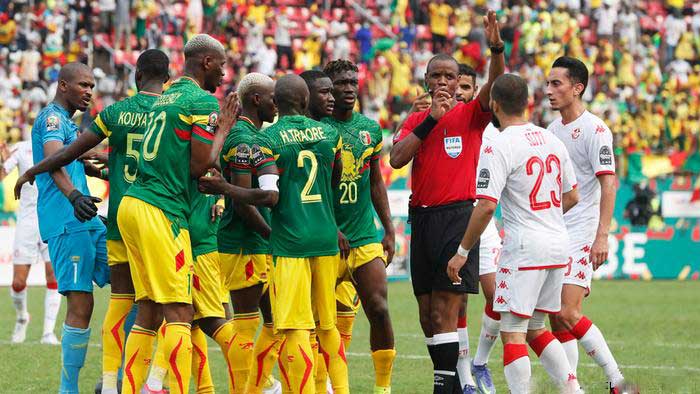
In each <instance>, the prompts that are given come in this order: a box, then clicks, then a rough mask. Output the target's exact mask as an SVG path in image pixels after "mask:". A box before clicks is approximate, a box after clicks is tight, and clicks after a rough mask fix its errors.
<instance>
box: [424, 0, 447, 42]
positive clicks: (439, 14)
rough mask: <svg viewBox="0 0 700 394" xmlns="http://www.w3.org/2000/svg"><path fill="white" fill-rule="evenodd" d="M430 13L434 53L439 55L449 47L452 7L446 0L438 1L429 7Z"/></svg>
mask: <svg viewBox="0 0 700 394" xmlns="http://www.w3.org/2000/svg"><path fill="white" fill-rule="evenodd" d="M428 10H429V11H430V33H431V34H432V37H433V52H434V53H439V52H442V51H443V50H444V49H445V46H446V45H447V34H448V33H449V25H450V16H451V15H452V7H451V6H450V5H449V4H447V3H446V2H445V0H436V1H435V2H431V3H430V5H429V6H428Z"/></svg>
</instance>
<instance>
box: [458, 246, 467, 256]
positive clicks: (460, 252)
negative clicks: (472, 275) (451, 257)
mask: <svg viewBox="0 0 700 394" xmlns="http://www.w3.org/2000/svg"><path fill="white" fill-rule="evenodd" d="M457 254H458V255H460V256H462V257H464V258H467V257H469V249H464V248H463V247H462V244H460V245H459V247H458V248H457Z"/></svg>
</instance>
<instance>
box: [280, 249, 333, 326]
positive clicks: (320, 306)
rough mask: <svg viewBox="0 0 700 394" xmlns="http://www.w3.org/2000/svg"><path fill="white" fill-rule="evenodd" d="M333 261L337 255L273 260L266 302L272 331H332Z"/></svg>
mask: <svg viewBox="0 0 700 394" xmlns="http://www.w3.org/2000/svg"><path fill="white" fill-rule="evenodd" d="M337 261H338V256H337V255H335V256H320V257H306V258H297V257H275V263H274V268H273V270H274V275H272V285H271V291H270V299H271V303H272V318H273V320H274V324H275V329H276V330H287V329H299V330H311V329H313V328H315V327H316V326H318V327H320V328H321V329H322V330H330V329H331V328H333V327H335V319H336V316H335V315H336V308H335V283H336V278H337V276H338V274H337V272H336V271H337V269H338V264H337ZM316 322H318V324H316Z"/></svg>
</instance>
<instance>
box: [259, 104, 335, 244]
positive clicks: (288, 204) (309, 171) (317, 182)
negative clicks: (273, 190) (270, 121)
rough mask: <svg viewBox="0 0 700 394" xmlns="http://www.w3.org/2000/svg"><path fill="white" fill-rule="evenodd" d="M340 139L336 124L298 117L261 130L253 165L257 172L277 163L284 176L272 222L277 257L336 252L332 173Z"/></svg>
mask: <svg viewBox="0 0 700 394" xmlns="http://www.w3.org/2000/svg"><path fill="white" fill-rule="evenodd" d="M341 143H342V140H341V138H340V135H339V134H338V132H337V131H336V130H335V129H334V128H333V127H332V126H329V125H327V124H323V123H321V122H317V121H315V120H312V119H309V118H307V117H305V116H299V115H296V116H283V117H281V118H280V119H279V120H278V121H277V123H275V124H274V125H272V126H270V127H268V128H267V129H265V130H264V131H263V132H262V133H258V134H257V138H256V139H255V144H254V145H253V147H252V156H251V163H252V165H253V167H254V168H255V169H256V170H257V171H259V170H260V169H262V168H265V167H267V166H270V165H272V164H273V163H275V164H276V165H277V168H278V170H279V176H280V179H279V202H278V203H277V205H276V206H275V207H274V208H273V209H272V222H271V226H270V227H271V228H272V234H271V235H270V245H271V247H272V254H273V255H274V256H282V257H316V256H332V255H335V254H337V253H338V235H337V226H336V223H335V216H334V214H333V189H332V187H331V176H332V174H333V165H334V163H335V161H336V159H337V158H338V154H339V153H340V146H341Z"/></svg>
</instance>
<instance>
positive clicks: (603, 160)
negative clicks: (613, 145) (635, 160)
mask: <svg viewBox="0 0 700 394" xmlns="http://www.w3.org/2000/svg"><path fill="white" fill-rule="evenodd" d="M598 159H599V160H600V164H601V165H604V166H609V165H611V164H612V152H611V151H610V147H608V146H607V145H603V146H601V147H600V152H598Z"/></svg>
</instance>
